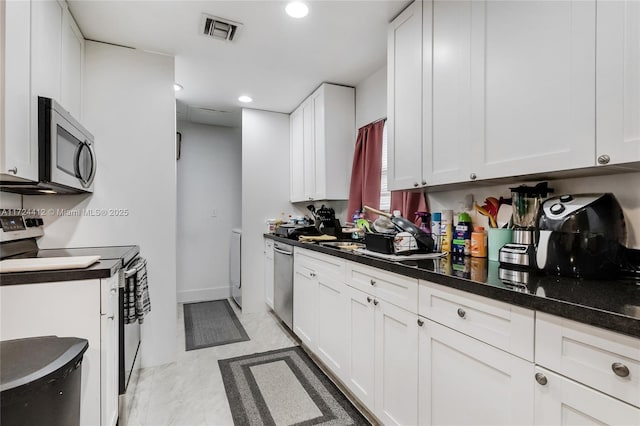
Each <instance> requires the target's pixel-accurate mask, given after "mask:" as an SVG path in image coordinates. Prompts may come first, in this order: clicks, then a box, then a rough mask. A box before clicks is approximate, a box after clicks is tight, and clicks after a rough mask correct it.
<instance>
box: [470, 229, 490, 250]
mask: <svg viewBox="0 0 640 426" xmlns="http://www.w3.org/2000/svg"><path fill="white" fill-rule="evenodd" d="M471 256H473V257H487V234H486V233H485V232H484V228H483V227H482V226H476V227H475V228H473V232H472V233H471Z"/></svg>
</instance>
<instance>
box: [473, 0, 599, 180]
mask: <svg viewBox="0 0 640 426" xmlns="http://www.w3.org/2000/svg"><path fill="white" fill-rule="evenodd" d="M471 9H472V16H471V23H470V24H471V28H472V38H471V39H472V46H471V53H472V59H471V70H472V71H471V73H472V83H471V86H472V106H471V108H472V111H473V114H472V115H473V117H472V130H471V134H472V142H473V143H472V147H473V149H472V151H471V154H472V156H473V157H472V169H471V171H470V177H469V178H470V179H471V180H473V179H475V178H474V176H473V175H474V174H475V176H476V178H478V179H486V178H495V177H504V176H517V175H522V174H529V173H536V172H548V171H556V170H567V169H573V168H580V167H587V166H592V165H594V158H593V157H594V154H593V153H594V149H595V53H596V46H595V43H594V40H595V33H596V27H595V23H596V4H595V1H584V0H576V1H569V0H559V1H513V2H508V1H474V2H472V4H471Z"/></svg>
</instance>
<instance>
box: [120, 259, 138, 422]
mask: <svg viewBox="0 0 640 426" xmlns="http://www.w3.org/2000/svg"><path fill="white" fill-rule="evenodd" d="M136 259H137V257H135V258H133V259H131V260H130V261H129V262H128V263H127V264H126V265H125V266H124V267H123V268H122V269H121V270H120V284H119V287H120V290H119V291H118V306H119V321H120V324H119V328H120V330H119V333H118V334H119V339H120V343H119V345H118V359H119V361H118V366H119V368H118V369H119V372H118V374H119V380H118V383H119V388H120V389H119V391H120V392H119V393H120V397H119V400H118V418H119V421H118V423H119V424H125V425H126V424H127V419H128V417H129V413H130V411H131V407H132V404H131V402H132V400H133V395H134V393H135V388H136V385H137V383H138V374H139V371H140V323H139V322H138V321H134V322H132V323H130V324H126V323H125V318H124V317H125V293H126V291H125V286H126V283H127V280H128V279H129V278H131V277H132V276H134V275H135V274H136V272H137V269H135V268H131V265H132V264H133V263H134V262H135V261H136Z"/></svg>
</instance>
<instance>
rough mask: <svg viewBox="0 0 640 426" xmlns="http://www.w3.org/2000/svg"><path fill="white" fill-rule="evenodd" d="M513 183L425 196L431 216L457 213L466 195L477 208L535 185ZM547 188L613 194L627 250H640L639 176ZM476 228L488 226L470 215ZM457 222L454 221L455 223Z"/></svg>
mask: <svg viewBox="0 0 640 426" xmlns="http://www.w3.org/2000/svg"><path fill="white" fill-rule="evenodd" d="M537 182H539V181H535V182H527V181H520V180H514V181H513V183H512V184H510V185H497V186H479V185H476V184H474V185H472V186H469V187H468V188H467V189H460V190H455V191H446V192H432V193H429V194H428V198H429V206H430V208H431V211H432V212H436V211H442V209H446V208H449V209H454V211H456V212H457V211H460V210H461V209H460V201H462V200H464V196H465V194H473V195H474V197H475V199H476V201H477V202H478V204H480V205H482V204H483V203H484V200H485V198H486V197H489V196H494V197H500V196H501V195H502V196H503V197H505V198H509V197H511V192H510V191H509V187H514V186H518V185H520V184H530V185H531V184H535V183H537ZM548 182H549V186H550V187H551V188H553V189H554V190H555V192H554V194H551V196H553V195H562V194H579V193H600V192H612V193H613V194H614V195H615V196H616V199H617V200H618V202H619V203H620V205H621V206H622V210H623V211H624V214H625V222H626V224H627V247H630V248H636V249H640V191H639V190H638V188H640V172H637V173H625V174H616V175H608V176H592V177H583V178H573V179H559V180H549V181H548ZM472 219H473V221H474V223H475V224H476V225H479V226H487V225H486V219H485V218H484V217H482V216H479V215H476V214H475V212H474V213H473V215H472ZM456 220H457V219H456Z"/></svg>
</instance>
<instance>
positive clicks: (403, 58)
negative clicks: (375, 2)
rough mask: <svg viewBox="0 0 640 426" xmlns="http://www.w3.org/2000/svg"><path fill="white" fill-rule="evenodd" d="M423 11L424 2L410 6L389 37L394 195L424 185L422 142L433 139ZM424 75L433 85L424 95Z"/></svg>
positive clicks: (390, 153)
mask: <svg viewBox="0 0 640 426" xmlns="http://www.w3.org/2000/svg"><path fill="white" fill-rule="evenodd" d="M425 3H427V2H425ZM422 7H423V2H422V1H421V0H416V1H414V2H413V3H412V4H411V5H409V7H407V8H406V9H405V10H404V11H403V12H402V13H401V14H400V15H399V16H398V17H397V18H396V19H394V20H393V22H391V24H390V26H389V31H388V36H387V49H388V50H387V81H388V83H387V99H388V101H387V108H388V109H387V160H388V164H389V166H388V167H389V169H388V179H389V181H388V186H389V190H392V191H393V190H398V189H408V188H414V187H417V186H419V185H421V184H422V140H423V136H424V137H427V138H430V137H431V130H430V127H429V126H430V117H431V114H430V111H425V113H424V114H423V111H422V108H423V103H422V98H423V96H429V97H430V87H431V86H430V81H431V78H430V73H431V63H430V60H429V58H430V57H431V55H426V59H427V60H426V62H424V63H423V60H424V57H423V50H422V49H423V40H422ZM425 7H430V4H429V6H426V5H425ZM429 46H430V44H429ZM423 72H425V76H424V81H427V82H429V83H428V84H427V87H426V92H425V93H424V94H423V90H424V89H425V88H424V87H423ZM425 104H428V103H425ZM423 119H427V120H429V121H428V122H425V123H423ZM423 126H424V132H423Z"/></svg>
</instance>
